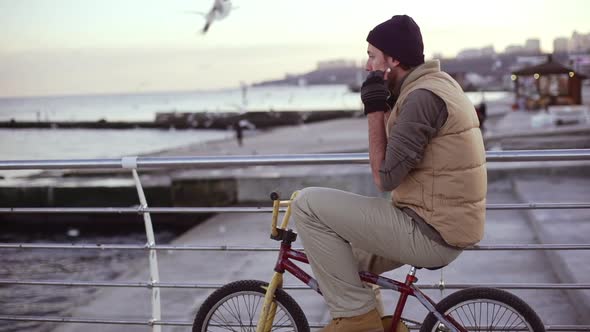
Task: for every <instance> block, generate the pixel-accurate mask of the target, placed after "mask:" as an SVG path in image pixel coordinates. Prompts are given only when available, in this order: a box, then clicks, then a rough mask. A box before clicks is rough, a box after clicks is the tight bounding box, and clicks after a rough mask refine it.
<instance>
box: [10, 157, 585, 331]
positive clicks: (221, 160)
mask: <svg viewBox="0 0 590 332" xmlns="http://www.w3.org/2000/svg"><path fill="white" fill-rule="evenodd" d="M486 159H487V161H488V162H530V161H590V150H588V149H572V150H540V151H490V152H488V153H487V156H486ZM368 162H369V156H368V154H366V153H347V154H302V155H267V156H230V157H226V156H223V157H174V158H154V157H124V158H120V159H85V160H20V161H18V160H17V161H0V170H24V169H39V170H49V169H118V168H124V169H129V170H130V171H131V173H132V176H133V178H134V181H135V184H136V188H137V192H138V196H139V203H140V205H139V206H138V207H133V208H113V207H102V208H66V207H57V208H33V207H27V208H13V207H9V208H0V213H5V214H26V213H44V214H72V213H73V214H80V213H85V214H141V215H143V216H144V222H145V229H146V235H147V237H148V242H147V243H146V244H145V245H121V244H92V245H88V244H80V245H73V244H37V243H18V244H12V243H0V249H31V250H33V249H77V250H111V249H117V250H145V251H147V252H148V253H149V264H150V280H149V281H148V282H97V281H64V280H22V279H19V280H13V279H3V280H2V279H0V285H26V286H63V287H124V288H147V289H151V290H152V295H153V296H152V318H151V319H149V320H121V319H110V320H109V319H86V318H70V317H40V316H14V315H0V320H5V321H35V322H54V323H55V322H58V323H87V324H120V325H144V326H152V330H153V331H154V332H159V331H161V327H162V326H191V325H192V322H190V321H165V320H162V319H161V310H160V309H161V308H160V293H159V290H160V289H163V288H190V289H216V288H219V287H221V286H222V285H221V284H198V283H163V282H160V281H159V270H158V261H157V251H159V250H167V251H168V250H175V251H240V252H242V251H253V252H268V251H278V248H276V247H272V248H270V247H247V246H233V247H232V246H196V245H187V246H173V245H157V244H156V243H155V239H154V235H153V228H152V225H151V219H150V214H151V213H156V214H157V213H178V214H182V213H241V212H265V213H269V212H271V211H272V209H271V208H261V207H225V208H219V207H215V208H208V207H184V208H183V207H175V208H163V207H158V208H150V207H148V205H147V201H146V199H145V195H144V194H143V188H142V185H141V181H140V178H139V176H138V174H137V170H139V169H152V168H165V169H169V168H218V167H248V166H283V165H335V164H367V163H368ZM589 208H590V203H523V204H489V205H488V206H487V209H488V210H530V209H589ZM300 249H301V248H300ZM466 250H472V251H498V250H518V251H522V250H590V244H511V245H475V246H472V247H470V248H467V249H466ZM418 286H419V287H420V288H423V289H440V290H442V289H462V288H467V287H476V286H479V287H496V288H504V289H521V290H526V289H553V290H588V289H590V284H588V283H577V284H573V283H570V284H563V283H561V284H555V283H528V284H517V283H491V284H446V283H444V281H443V280H442V279H441V281H440V282H439V283H438V284H434V285H432V284H431V285H428V284H422V285H420V284H419V285H418ZM284 288H285V289H308V287H307V286H300V285H286V286H285V287H284ZM311 325H312V327H319V324H317V323H316V324H311ZM413 328H416V326H413ZM546 328H547V330H548V331H590V325H551V326H547V327H546Z"/></svg>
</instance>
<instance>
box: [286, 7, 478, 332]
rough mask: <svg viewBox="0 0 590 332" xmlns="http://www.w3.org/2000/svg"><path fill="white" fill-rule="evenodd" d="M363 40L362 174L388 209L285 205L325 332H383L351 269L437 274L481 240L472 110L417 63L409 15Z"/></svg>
mask: <svg viewBox="0 0 590 332" xmlns="http://www.w3.org/2000/svg"><path fill="white" fill-rule="evenodd" d="M367 41H368V43H369V45H368V55H369V59H368V61H367V68H366V69H367V71H370V73H369V75H368V77H367V79H366V81H365V82H364V83H363V86H362V89H361V99H362V101H363V103H364V109H365V114H366V115H367V118H368V123H369V157H370V163H371V170H372V174H373V179H374V182H375V185H376V186H377V187H378V188H379V189H380V190H382V191H392V201H390V200H388V199H382V198H375V197H364V196H360V195H356V194H353V193H347V192H343V191H339V190H334V189H327V188H306V189H303V190H302V191H301V192H300V194H299V195H298V197H297V198H296V199H295V201H294V202H293V205H292V207H293V217H294V219H295V221H296V224H297V230H298V233H299V235H300V237H301V240H302V242H303V246H304V248H305V251H306V253H307V256H308V258H309V260H310V264H311V267H312V270H313V273H314V275H315V276H316V278H317V279H318V282H319V285H320V289H321V290H322V293H323V294H324V298H325V300H326V302H327V304H328V307H329V309H330V312H331V315H332V318H333V319H332V321H331V322H330V324H329V325H328V326H326V327H325V328H324V329H323V330H322V331H324V332H326V331H339V332H371V331H383V328H382V325H381V321H380V315H379V313H378V311H377V310H376V306H377V303H376V302H377V301H376V299H375V294H374V292H373V291H372V290H371V288H369V287H367V286H366V285H363V283H362V282H361V280H360V278H359V276H358V271H359V270H368V271H371V272H373V273H383V272H385V271H389V270H392V269H395V268H397V267H400V266H402V265H404V264H411V265H414V266H419V267H430V268H434V267H440V266H444V265H447V264H449V263H450V262H451V261H453V260H454V259H455V258H456V257H457V256H458V255H459V254H460V253H461V252H462V250H463V248H465V247H467V246H469V245H473V244H475V243H477V242H479V241H480V240H481V238H482V237H483V228H484V227H483V226H484V219H485V196H486V191H487V177H486V170H485V150H484V146H483V140H482V136H481V131H480V130H479V128H478V127H479V123H478V120H477V115H476V113H475V109H474V107H473V105H472V104H471V102H470V101H469V99H467V97H466V96H465V94H464V93H463V91H462V90H461V88H460V86H459V85H458V84H457V82H455V81H454V80H453V79H452V78H451V77H450V76H449V75H448V74H446V73H444V72H441V71H440V66H439V63H438V61H436V60H435V61H428V62H424V55H423V48H424V47H423V43H422V35H421V33H420V28H419V27H418V25H417V24H416V23H415V22H414V20H413V19H412V18H410V17H409V16H406V15H399V16H394V17H392V18H391V19H390V20H387V21H385V22H383V23H381V24H379V25H377V26H376V27H375V28H374V29H373V30H371V31H370V32H369V35H368V37H367ZM390 89H391V91H390Z"/></svg>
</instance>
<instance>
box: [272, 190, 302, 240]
mask: <svg viewBox="0 0 590 332" xmlns="http://www.w3.org/2000/svg"><path fill="white" fill-rule="evenodd" d="M298 193H299V191H294V192H293V194H292V195H291V198H290V199H289V200H287V201H281V200H280V195H279V193H277V192H276V191H273V192H272V193H271V194H270V199H271V200H272V204H273V205H272V222H271V226H270V234H271V236H277V234H278V231H277V222H278V218H279V208H280V207H281V206H287V212H285V216H284V217H283V222H282V223H281V227H280V228H281V229H283V230H286V229H287V225H288V224H289V218H290V217H291V202H292V201H293V200H294V199H295V197H297V194H298Z"/></svg>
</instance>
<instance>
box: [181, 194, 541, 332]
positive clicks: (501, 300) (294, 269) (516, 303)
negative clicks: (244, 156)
mask: <svg viewBox="0 0 590 332" xmlns="http://www.w3.org/2000/svg"><path fill="white" fill-rule="evenodd" d="M296 195H297V192H295V193H293V195H292V196H291V199H290V200H284V201H281V200H280V199H279V196H278V194H277V193H272V194H271V199H272V201H273V213H272V222H271V238H272V239H273V240H276V241H280V242H281V247H280V250H279V255H278V259H277V262H276V264H275V268H274V271H275V272H274V275H273V277H272V279H271V281H270V283H267V282H264V281H259V280H241V281H236V282H232V283H229V284H226V285H225V286H223V287H221V288H219V289H218V290H216V291H215V292H213V293H212V294H211V295H210V296H209V297H208V298H207V299H206V300H205V302H204V303H203V304H202V305H201V307H200V308H199V311H198V312H197V315H196V316H195V320H194V323H193V332H208V331H248V332H254V331H255V332H270V331H296V332H309V331H310V327H309V323H308V321H307V318H306V317H305V314H304V312H303V310H302V309H301V307H300V306H299V305H298V304H297V302H295V300H294V299H293V298H292V297H291V296H290V295H289V294H287V293H286V292H285V291H284V290H283V289H282V286H283V274H284V273H285V271H287V272H289V273H291V274H292V275H293V276H295V277H296V278H297V279H299V280H300V281H302V282H303V283H305V284H306V285H308V286H309V287H310V288H312V289H313V290H315V291H316V292H318V293H319V294H321V291H320V289H319V286H318V283H317V281H316V280H315V279H314V278H312V277H311V276H310V275H309V274H308V273H306V272H305V271H303V270H302V269H301V268H300V267H298V266H297V265H296V264H295V263H293V262H292V260H294V261H298V262H302V263H306V264H309V261H308V259H307V256H306V255H305V253H303V252H301V251H298V250H294V249H292V248H291V244H292V243H293V242H294V241H295V240H296V239H297V233H295V232H294V231H293V230H291V229H288V228H287V226H288V223H289V218H290V216H291V202H292V201H293V199H294V198H295V197H296ZM281 206H283V207H284V206H286V207H287V211H286V212H285V215H284V217H283V221H282V224H281V226H280V227H277V221H278V216H279V209H280V207H281ZM417 269H419V267H415V266H412V267H411V268H410V271H409V272H408V274H407V275H406V279H405V282H401V281H396V280H392V279H389V278H386V277H383V276H379V275H375V274H372V273H369V272H366V271H362V272H359V276H360V278H361V280H362V281H364V282H367V283H370V284H375V285H378V286H380V287H381V288H382V289H391V290H393V291H396V292H398V293H400V296H399V299H398V302H397V305H396V308H395V312H394V314H393V315H392V316H387V317H385V318H384V319H383V326H384V331H385V332H406V331H408V330H409V328H408V325H406V323H405V322H406V321H407V320H405V319H404V318H402V317H401V315H402V312H403V309H404V307H405V304H406V301H407V299H408V297H410V296H411V297H415V298H416V299H417V300H418V301H419V302H420V303H421V304H422V305H423V306H424V307H425V308H426V310H427V311H428V312H429V313H428V314H427V316H426V318H425V319H424V322H423V323H422V324H421V326H420V331H421V332H426V331H428V332H447V331H453V332H467V331H531V332H544V331H545V327H544V325H543V323H542V322H541V320H540V319H539V317H538V316H537V314H536V313H535V312H534V311H533V309H532V308H531V307H530V306H529V305H528V304H527V303H526V302H524V301H523V300H522V299H520V298H519V297H517V296H515V295H514V294H512V293H509V292H506V291H503V290H500V289H497V288H483V287H477V288H467V289H463V290H460V291H457V292H454V293H452V294H450V295H449V296H447V297H445V298H444V299H442V300H441V301H440V302H438V303H435V302H434V301H433V300H431V299H430V298H429V297H428V296H427V295H425V294H424V293H423V292H422V291H421V290H420V289H419V288H418V286H417V285H416V284H415V283H416V281H418V278H417V277H416V271H417Z"/></svg>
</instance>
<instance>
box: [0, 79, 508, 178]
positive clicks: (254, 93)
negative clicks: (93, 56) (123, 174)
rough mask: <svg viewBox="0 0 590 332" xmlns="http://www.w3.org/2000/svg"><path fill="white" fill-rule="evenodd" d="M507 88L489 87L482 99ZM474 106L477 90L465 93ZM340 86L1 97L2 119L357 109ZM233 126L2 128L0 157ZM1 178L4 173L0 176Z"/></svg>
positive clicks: (117, 146) (130, 146)
mask: <svg viewBox="0 0 590 332" xmlns="http://www.w3.org/2000/svg"><path fill="white" fill-rule="evenodd" d="M505 94H506V93H505V92H487V93H486V94H485V98H486V100H494V99H499V98H502V97H503V96H505ZM467 95H468V97H469V98H470V99H471V100H472V101H473V103H474V104H477V103H479V102H480V100H481V98H482V94H481V93H467ZM359 109H361V101H360V96H359V94H358V93H353V92H350V91H349V89H348V87H347V86H346V85H312V86H255V87H249V88H232V89H221V90H214V91H179V92H158V93H136V94H103V95H76V96H51V97H27V98H0V121H11V120H14V121H40V122H43V121H99V120H106V121H130V122H133V121H154V120H155V117H156V113H158V112H231V111H235V112H248V111H271V110H272V111H277V112H287V111H312V110H313V111H322V110H359ZM232 137H233V133H232V131H231V130H208V129H191V130H174V129H171V130H162V129H59V128H56V129H0V160H37V159H84V158H117V157H121V156H126V155H138V154H145V153H150V152H157V151H161V150H166V149H171V148H176V147H179V146H183V145H189V144H195V143H200V142H208V141H212V140H221V139H230V138H232ZM0 175H2V174H1V173H0Z"/></svg>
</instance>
